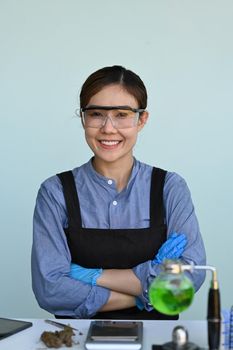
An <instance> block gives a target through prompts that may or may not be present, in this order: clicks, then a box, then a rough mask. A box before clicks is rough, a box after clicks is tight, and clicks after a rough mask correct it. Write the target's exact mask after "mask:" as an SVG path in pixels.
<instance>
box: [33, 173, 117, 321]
mask: <svg viewBox="0 0 233 350" xmlns="http://www.w3.org/2000/svg"><path fill="white" fill-rule="evenodd" d="M51 187H54V188H51ZM65 211H66V208H65V203H64V198H63V192H62V189H61V185H60V184H59V181H58V180H56V179H54V178H53V180H50V179H48V180H46V181H45V182H44V184H42V186H41V188H40V190H39V192H38V196H37V201H36V207H35V211H34V218H33V246H32V256H31V266H32V287H33V291H34V294H35V297H36V299H37V301H38V303H39V305H40V306H41V307H42V308H43V309H45V310H47V311H48V312H50V313H52V314H57V315H67V316H73V317H77V318H90V317H91V316H93V315H94V314H95V313H96V312H98V310H99V309H100V308H101V307H102V306H103V305H104V304H105V303H106V302H107V300H108V298H109V295H110V291H109V290H108V289H107V288H103V287H98V286H93V287H92V286H90V285H88V284H85V283H82V282H80V281H77V280H74V279H72V278H70V277H69V271H70V263H71V256H70V252H69V248H68V245H67V241H66V236H65V233H64V229H63V225H65V224H67V223H66V222H65V221H66V220H67V219H66V213H65Z"/></svg>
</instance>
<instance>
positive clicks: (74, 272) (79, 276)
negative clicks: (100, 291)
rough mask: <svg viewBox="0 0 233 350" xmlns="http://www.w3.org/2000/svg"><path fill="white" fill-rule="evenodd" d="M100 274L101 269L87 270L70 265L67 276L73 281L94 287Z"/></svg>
mask: <svg viewBox="0 0 233 350" xmlns="http://www.w3.org/2000/svg"><path fill="white" fill-rule="evenodd" d="M102 272H103V269H88V268H85V267H82V266H80V265H77V264H73V263H71V265H70V274H69V275H70V277H72V278H73V279H75V280H79V281H82V282H84V283H87V284H91V285H92V286H96V280H97V279H98V278H99V277H100V275H101V274H102Z"/></svg>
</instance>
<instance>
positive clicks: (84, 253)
mask: <svg viewBox="0 0 233 350" xmlns="http://www.w3.org/2000/svg"><path fill="white" fill-rule="evenodd" d="M57 176H58V177H59V178H60V180H61V183H62V186H63V191H64V197H65V202H66V208H67V215H68V227H67V228H65V229H64V231H65V234H66V237H67V243H68V246H69V249H70V253H71V260H72V262H73V263H75V264H78V265H81V266H83V267H86V268H103V269H114V268H115V269H130V268H133V267H134V266H136V265H138V264H140V263H143V262H145V261H147V260H151V259H153V258H154V256H155V255H156V253H157V252H158V250H159V248H160V247H161V245H162V244H163V243H164V242H165V241H166V239H167V226H166V224H165V210H164V204H163V187H164V181H165V176H166V171H164V170H162V169H159V168H153V170H152V175H151V190H150V227H148V228H136V229H96V228H83V227H82V220H81V214H80V206H79V199H78V193H77V189H76V185H75V181H74V177H73V173H72V171H66V172H63V173H60V174H58V175H57ZM142 205H143V204H142ZM56 317H57V318H69V317H68V316H64V317H63V316H56ZM92 318H93V319H103V318H104V319H152V320H158V319H159V320H174V319H178V316H167V315H163V314H161V313H159V312H158V311H156V310H152V311H151V312H148V311H146V310H139V309H138V308H137V307H131V308H127V309H123V310H117V311H107V312H98V313H97V314H96V315H95V316H93V317H92Z"/></svg>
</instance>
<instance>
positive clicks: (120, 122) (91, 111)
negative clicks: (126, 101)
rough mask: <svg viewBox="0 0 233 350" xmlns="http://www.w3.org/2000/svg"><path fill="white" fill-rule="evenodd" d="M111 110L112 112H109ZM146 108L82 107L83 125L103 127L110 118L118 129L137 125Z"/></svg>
mask: <svg viewBox="0 0 233 350" xmlns="http://www.w3.org/2000/svg"><path fill="white" fill-rule="evenodd" d="M109 111H110V112H111V113H109ZM144 111H145V110H144V109H139V108H131V107H129V106H94V105H93V106H88V107H84V108H81V109H80V115H81V118H82V122H83V125H84V126H85V127H87V128H102V127H103V126H104V125H105V123H106V122H107V120H108V119H110V120H111V123H112V125H113V127H114V128H116V129H127V128H132V127H134V126H136V125H137V122H138V119H139V117H140V114H141V113H143V112H144Z"/></svg>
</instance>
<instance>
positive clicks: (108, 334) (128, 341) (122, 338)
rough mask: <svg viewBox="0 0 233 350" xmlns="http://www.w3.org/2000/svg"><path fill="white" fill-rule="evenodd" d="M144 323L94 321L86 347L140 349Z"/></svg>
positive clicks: (112, 349) (93, 348) (102, 349)
mask: <svg viewBox="0 0 233 350" xmlns="http://www.w3.org/2000/svg"><path fill="white" fill-rule="evenodd" d="M142 334H143V323H142V322H134V321H92V322H91V323H90V327H89V330H88V334H87V338H86V341H85V347H86V349H88V350H98V349H99V350H108V349H109V350H114V349H119V350H120V349H124V350H130V349H131V350H139V349H141V347H142Z"/></svg>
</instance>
